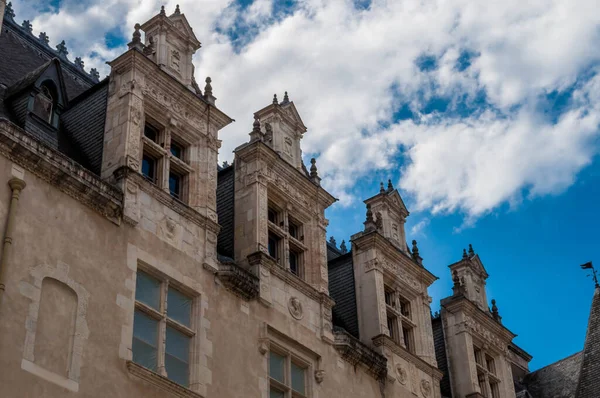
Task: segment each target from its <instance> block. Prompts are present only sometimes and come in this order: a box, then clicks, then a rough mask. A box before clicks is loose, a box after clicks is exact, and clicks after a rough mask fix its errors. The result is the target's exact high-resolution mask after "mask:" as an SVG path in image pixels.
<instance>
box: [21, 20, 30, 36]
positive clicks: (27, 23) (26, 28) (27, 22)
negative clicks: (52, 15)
mask: <svg viewBox="0 0 600 398" xmlns="http://www.w3.org/2000/svg"><path fill="white" fill-rule="evenodd" d="M21 27H22V28H23V29H25V30H26V31H27V32H29V33H30V34H31V32H32V31H33V28H32V27H31V22H29V20H28V19H26V20H24V21H23V23H22V24H21Z"/></svg>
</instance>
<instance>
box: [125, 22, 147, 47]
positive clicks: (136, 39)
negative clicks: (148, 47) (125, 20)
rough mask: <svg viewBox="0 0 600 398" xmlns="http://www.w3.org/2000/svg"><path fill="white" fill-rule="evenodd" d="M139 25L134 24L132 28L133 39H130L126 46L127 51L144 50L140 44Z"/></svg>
mask: <svg viewBox="0 0 600 398" xmlns="http://www.w3.org/2000/svg"><path fill="white" fill-rule="evenodd" d="M140 28H141V25H140V24H139V23H136V24H135V26H134V31H133V37H132V38H131V42H129V44H127V46H128V47H129V49H132V48H137V49H138V50H140V51H142V50H144V45H143V44H142V34H141V33H140Z"/></svg>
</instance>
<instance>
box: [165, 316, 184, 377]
mask: <svg viewBox="0 0 600 398" xmlns="http://www.w3.org/2000/svg"><path fill="white" fill-rule="evenodd" d="M189 351H190V338H189V337H188V336H186V335H184V334H183V333H181V332H178V331H177V330H175V329H174V328H172V327H169V326H167V344H166V353H165V368H166V370H167V377H168V378H169V379H171V380H173V381H174V382H176V383H178V384H181V385H182V386H187V385H188V384H189V381H188V378H189Z"/></svg>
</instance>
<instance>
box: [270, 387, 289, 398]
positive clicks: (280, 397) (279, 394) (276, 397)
mask: <svg viewBox="0 0 600 398" xmlns="http://www.w3.org/2000/svg"><path fill="white" fill-rule="evenodd" d="M284 397H285V394H284V392H283V391H279V390H277V389H276V388H275V387H271V392H270V394H269V398H284Z"/></svg>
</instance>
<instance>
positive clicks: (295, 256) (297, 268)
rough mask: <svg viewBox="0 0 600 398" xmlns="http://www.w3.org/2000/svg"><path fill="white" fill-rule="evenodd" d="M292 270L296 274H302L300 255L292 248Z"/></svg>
mask: <svg viewBox="0 0 600 398" xmlns="http://www.w3.org/2000/svg"><path fill="white" fill-rule="evenodd" d="M290 271H292V273H293V274H294V275H296V276H300V263H299V256H298V253H296V252H295V251H293V250H290Z"/></svg>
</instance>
